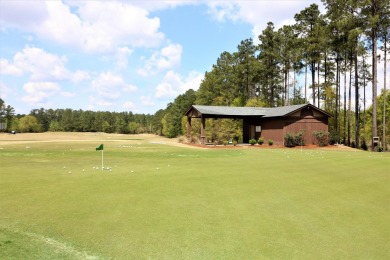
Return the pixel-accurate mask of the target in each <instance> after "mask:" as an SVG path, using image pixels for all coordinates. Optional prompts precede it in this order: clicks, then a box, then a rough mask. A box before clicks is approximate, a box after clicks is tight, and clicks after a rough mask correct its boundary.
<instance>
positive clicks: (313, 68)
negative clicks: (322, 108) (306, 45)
mask: <svg viewBox="0 0 390 260" xmlns="http://www.w3.org/2000/svg"><path fill="white" fill-rule="evenodd" d="M315 66H316V64H315V62H314V61H313V62H312V63H311V87H312V89H313V93H312V94H313V106H315V105H316V74H315V73H316V68H315Z"/></svg>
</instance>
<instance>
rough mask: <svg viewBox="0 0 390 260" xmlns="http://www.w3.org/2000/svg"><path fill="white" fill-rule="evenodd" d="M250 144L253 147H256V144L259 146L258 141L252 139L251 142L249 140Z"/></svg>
mask: <svg viewBox="0 0 390 260" xmlns="http://www.w3.org/2000/svg"><path fill="white" fill-rule="evenodd" d="M249 143H250V144H251V145H255V144H257V141H256V139H251V140H249Z"/></svg>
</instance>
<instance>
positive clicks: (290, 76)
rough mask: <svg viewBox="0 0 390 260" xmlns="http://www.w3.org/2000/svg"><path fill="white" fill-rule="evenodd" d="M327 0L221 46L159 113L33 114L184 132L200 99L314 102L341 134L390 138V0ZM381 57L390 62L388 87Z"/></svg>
mask: <svg viewBox="0 0 390 260" xmlns="http://www.w3.org/2000/svg"><path fill="white" fill-rule="evenodd" d="M322 2H323V4H324V5H325V7H326V13H325V14H321V12H320V11H319V8H318V6H317V5H316V4H312V5H310V6H309V7H307V8H305V9H304V10H302V11H300V12H299V13H297V14H295V16H294V19H295V24H293V25H285V26H283V27H281V28H280V29H278V30H276V29H275V26H274V24H273V23H272V22H269V23H268V24H267V27H266V28H265V29H264V30H263V31H262V32H261V34H260V35H259V36H258V40H259V44H255V43H254V41H253V40H252V39H245V40H242V41H241V42H240V44H239V45H238V46H237V50H236V51H235V52H232V53H230V52H223V53H221V54H220V56H219V58H218V59H217V61H216V63H215V64H214V65H213V66H212V69H211V70H210V71H207V72H206V73H205V77H204V79H203V81H202V82H201V84H200V87H199V89H198V90H197V91H194V90H188V91H187V92H186V93H184V94H182V95H179V96H178V97H176V98H175V100H174V101H173V102H171V103H169V104H168V105H167V107H166V108H165V109H161V110H159V111H157V112H156V113H155V114H154V115H137V114H132V113H131V112H123V113H113V112H93V111H82V110H71V109H57V110H51V109H48V110H45V109H34V110H33V111H31V113H30V116H34V117H35V118H36V119H37V121H38V124H39V125H40V127H41V128H40V129H39V130H41V131H57V130H61V131H103V132H118V133H134V132H150V133H156V134H161V135H165V136H167V137H176V136H179V135H182V134H184V130H183V122H182V121H183V120H182V117H183V114H184V113H185V112H186V110H187V109H188V108H189V107H190V106H191V105H192V104H199V105H225V106H265V107H274V106H283V105H292V104H302V103H307V102H310V103H312V104H313V105H315V106H318V107H320V108H322V109H324V110H325V111H327V112H329V113H330V114H332V115H333V117H332V118H331V119H330V126H329V130H330V137H331V139H332V140H333V141H334V142H341V143H344V144H347V145H350V146H356V147H360V146H361V145H362V144H363V143H364V144H365V143H366V142H370V141H371V139H372V137H373V136H381V139H382V142H383V143H385V142H386V140H389V139H390V138H388V137H387V136H389V134H390V133H389V129H388V128H387V127H386V126H387V124H388V123H386V118H387V119H388V120H389V118H390V95H389V94H388V93H387V91H386V71H387V60H388V56H387V54H388V53H389V50H388V47H387V45H388V39H389V35H390V29H389V28H390V0H322ZM378 50H381V53H383V55H382V56H378ZM379 62H383V66H384V75H383V76H384V79H383V80H384V85H383V87H384V88H383V91H382V92H381V93H378V84H377V82H378V73H377V71H378V65H380V63H379ZM368 87H370V88H371V92H372V96H370V97H368V96H367V95H366V93H367V90H368ZM378 94H379V95H378ZM368 101H370V103H371V106H370V107H366V104H367V103H368ZM3 110H4V113H3V114H4V116H3V117H5V118H7V120H10V114H12V113H10V111H8V112H6V109H3ZM8 110H9V109H8ZM11 112H12V111H11ZM21 119H22V118H20V119H19V120H21ZM21 123H22V125H23V123H24V122H23V121H22V122H19V124H21ZM207 124H208V125H209V127H210V128H211V129H215V131H214V130H211V135H214V136H215V138H218V136H217V135H218V134H217V133H218V132H221V129H223V128H222V127H221V126H220V125H221V124H225V125H228V126H229V127H230V129H227V130H222V132H223V131H228V132H232V133H233V132H235V133H237V131H238V130H237V129H238V128H239V127H240V126H239V123H238V124H237V123H226V122H225V120H221V121H212V120H209V121H208V123H207ZM231 128H237V129H236V130H237V131H236V130H235V129H231ZM134 129H137V130H136V131H135V130H134ZM215 132H217V133H215ZM222 135H223V136H224V138H226V137H229V136H228V135H227V134H226V133H222ZM386 137H387V138H386Z"/></svg>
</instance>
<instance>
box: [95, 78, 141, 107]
mask: <svg viewBox="0 0 390 260" xmlns="http://www.w3.org/2000/svg"><path fill="white" fill-rule="evenodd" d="M91 86H92V90H94V91H96V92H97V94H98V95H99V96H101V97H102V98H106V99H110V100H116V99H118V98H119V97H120V96H121V94H122V92H123V91H125V92H134V91H136V90H137V87H135V86H133V85H131V84H127V83H126V82H125V80H124V79H123V78H122V76H121V75H118V74H115V73H112V72H102V73H100V75H99V76H98V77H97V79H95V80H93V81H92V85H91Z"/></svg>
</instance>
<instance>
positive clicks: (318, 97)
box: [317, 62, 321, 108]
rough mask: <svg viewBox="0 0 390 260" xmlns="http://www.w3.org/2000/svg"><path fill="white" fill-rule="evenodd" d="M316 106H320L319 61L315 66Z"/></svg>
mask: <svg viewBox="0 0 390 260" xmlns="http://www.w3.org/2000/svg"><path fill="white" fill-rule="evenodd" d="M317 82H318V84H317V103H318V105H317V107H318V108H320V96H321V95H320V62H318V67H317Z"/></svg>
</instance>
